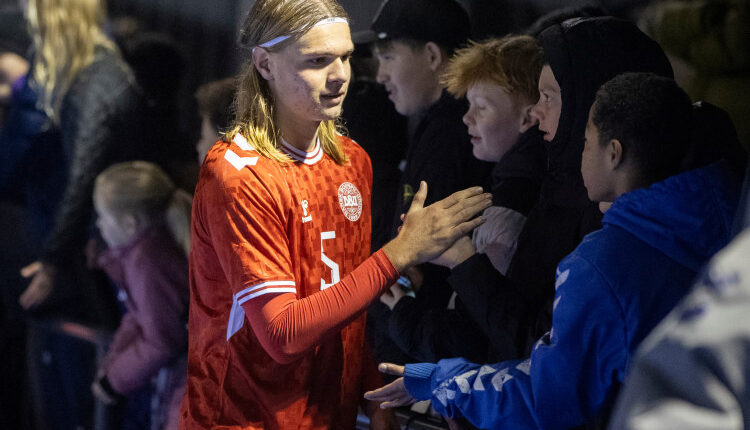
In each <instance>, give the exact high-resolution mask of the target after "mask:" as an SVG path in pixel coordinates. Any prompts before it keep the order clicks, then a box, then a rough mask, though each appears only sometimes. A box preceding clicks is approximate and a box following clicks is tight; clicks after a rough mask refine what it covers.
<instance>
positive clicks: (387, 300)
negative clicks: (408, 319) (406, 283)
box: [380, 284, 406, 310]
mask: <svg viewBox="0 0 750 430" xmlns="http://www.w3.org/2000/svg"><path fill="white" fill-rule="evenodd" d="M404 296H406V293H405V292H404V290H403V287H401V285H400V284H393V285H391V288H390V289H388V290H386V291H385V293H383V294H382V295H381V296H380V301H381V302H383V303H384V304H385V305H386V306H388V309H390V310H393V308H395V307H396V303H398V301H399V300H401V298H402V297H404Z"/></svg>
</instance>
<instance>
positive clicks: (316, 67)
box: [256, 22, 354, 126]
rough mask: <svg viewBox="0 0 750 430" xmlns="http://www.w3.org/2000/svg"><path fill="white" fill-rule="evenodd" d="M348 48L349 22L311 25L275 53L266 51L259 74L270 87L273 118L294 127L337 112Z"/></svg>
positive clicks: (346, 75)
mask: <svg viewBox="0 0 750 430" xmlns="http://www.w3.org/2000/svg"><path fill="white" fill-rule="evenodd" d="M261 49H262V48H261ZM352 51H354V44H353V43H352V39H351V36H350V34H349V25H348V24H346V23H341V22H336V23H332V24H326V25H321V26H317V27H313V28H312V29H310V30H309V31H308V32H307V33H305V34H304V35H303V36H302V37H301V38H300V39H299V40H297V41H295V42H294V43H292V44H290V45H289V46H287V47H285V48H284V49H282V50H280V51H279V52H269V53H268V56H267V59H268V61H267V64H266V65H265V67H266V68H265V69H264V70H263V71H261V74H262V75H263V77H264V78H266V80H268V84H269V86H270V88H271V92H272V94H273V97H274V104H275V107H276V112H277V119H278V120H279V121H280V122H281V123H282V124H287V125H291V126H298V125H303V124H304V125H308V124H311V123H319V122H321V121H326V120H331V119H335V118H337V117H338V116H339V115H341V106H342V103H343V101H344V97H345V96H346V91H347V88H348V86H349V78H350V77H351V67H350V65H349V58H350V57H351V54H352ZM256 64H257V61H256ZM263 67H264V66H263V65H262V64H261V68H263ZM264 72H265V74H264Z"/></svg>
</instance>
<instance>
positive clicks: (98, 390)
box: [91, 377, 118, 405]
mask: <svg viewBox="0 0 750 430" xmlns="http://www.w3.org/2000/svg"><path fill="white" fill-rule="evenodd" d="M102 380H103V377H98V378H96V380H95V381H94V382H93V383H92V384H91V392H92V393H93V394H94V397H96V398H97V400H99V401H100V402H102V403H104V404H105V405H113V404H115V403H117V401H118V399H117V397H116V396H114V395H112V394H111V393H108V392H107V390H106V389H105V388H104V387H103V386H102Z"/></svg>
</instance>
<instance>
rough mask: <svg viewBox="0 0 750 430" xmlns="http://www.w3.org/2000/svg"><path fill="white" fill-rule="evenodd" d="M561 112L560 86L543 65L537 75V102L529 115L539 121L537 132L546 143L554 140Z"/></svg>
mask: <svg viewBox="0 0 750 430" xmlns="http://www.w3.org/2000/svg"><path fill="white" fill-rule="evenodd" d="M561 112H562V94H561V92H560V84H558V83H557V79H555V75H554V74H553V73H552V68H550V66H549V65H548V64H545V65H544V67H542V73H541V75H539V101H538V102H536V105H534V108H533V109H532V110H531V115H532V116H533V117H534V118H536V119H537V120H538V121H539V130H540V131H542V132H543V133H544V140H546V141H547V142H551V141H552V139H554V138H555V134H556V133H557V124H558V123H559V121H560V113H561Z"/></svg>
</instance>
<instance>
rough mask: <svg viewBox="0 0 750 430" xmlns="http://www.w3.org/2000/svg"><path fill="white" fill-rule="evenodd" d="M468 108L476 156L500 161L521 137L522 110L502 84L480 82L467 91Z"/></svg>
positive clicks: (468, 122)
mask: <svg viewBox="0 0 750 430" xmlns="http://www.w3.org/2000/svg"><path fill="white" fill-rule="evenodd" d="M466 98H467V99H468V100H469V110H468V111H467V112H466V115H464V118H463V120H464V124H466V127H468V132H469V135H470V136H471V143H472V145H473V146H474V147H473V153H474V157H476V158H478V159H480V160H484V161H491V162H497V161H500V159H501V158H503V155H505V153H506V152H508V150H509V149H510V148H512V147H513V145H514V144H515V143H516V140H518V136H519V134H520V127H521V114H522V113H521V110H520V109H518V108H517V107H516V106H515V105H514V103H513V100H512V99H511V98H510V94H508V92H507V91H506V90H505V89H504V88H503V87H501V86H499V85H495V84H492V83H489V82H483V81H480V82H477V83H475V84H473V85H471V86H470V87H469V89H468V91H467V92H466Z"/></svg>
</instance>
